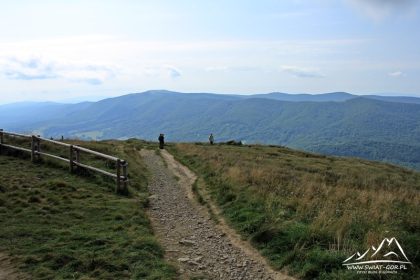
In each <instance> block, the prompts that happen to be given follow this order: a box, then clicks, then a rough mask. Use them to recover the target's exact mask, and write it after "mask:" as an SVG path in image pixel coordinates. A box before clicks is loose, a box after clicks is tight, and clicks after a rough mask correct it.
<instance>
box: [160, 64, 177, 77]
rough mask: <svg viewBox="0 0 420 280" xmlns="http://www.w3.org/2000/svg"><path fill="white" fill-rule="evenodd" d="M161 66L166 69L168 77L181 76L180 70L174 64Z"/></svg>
mask: <svg viewBox="0 0 420 280" xmlns="http://www.w3.org/2000/svg"><path fill="white" fill-rule="evenodd" d="M163 68H164V69H165V70H166V73H167V75H169V77H171V78H172V79H176V78H179V77H181V76H182V72H181V70H179V69H178V68H176V67H175V66H172V65H165V66H164V67H163Z"/></svg>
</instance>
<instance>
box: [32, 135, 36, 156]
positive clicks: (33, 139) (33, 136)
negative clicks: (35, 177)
mask: <svg viewBox="0 0 420 280" xmlns="http://www.w3.org/2000/svg"><path fill="white" fill-rule="evenodd" d="M35 145H36V139H35V135H32V137H31V161H32V162H35Z"/></svg>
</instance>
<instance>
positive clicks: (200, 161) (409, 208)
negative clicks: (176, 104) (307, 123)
mask: <svg viewBox="0 0 420 280" xmlns="http://www.w3.org/2000/svg"><path fill="white" fill-rule="evenodd" d="M168 149H169V150H170V151H171V152H172V153H173V154H174V155H175V156H176V158H177V159H179V160H180V161H181V162H183V163H184V164H185V165H187V166H188V167H189V168H191V169H192V170H194V171H195V173H196V174H197V175H198V176H199V180H198V184H197V185H196V186H195V188H194V190H195V192H196V194H197V197H198V198H199V199H200V200H201V201H202V202H203V198H205V197H206V193H208V194H209V195H210V197H211V200H213V201H215V202H216V203H217V204H218V205H219V206H220V208H221V209H222V213H223V214H224V215H225V216H226V218H227V219H228V221H229V222H230V223H231V225H232V226H233V227H235V228H236V229H237V230H238V231H239V232H240V233H242V235H243V236H244V237H245V238H246V239H248V240H250V241H251V242H253V244H254V245H255V247H257V248H258V249H259V250H260V251H261V252H262V254H263V255H265V256H266V257H267V258H268V259H269V260H270V261H271V263H272V264H273V265H274V266H275V267H276V268H278V269H286V270H287V271H290V272H292V273H293V274H295V275H297V276H298V277H299V278H301V279H325V280H326V279H361V278H360V276H361V275H360V274H357V273H356V272H355V271H352V270H347V269H346V268H345V267H344V266H343V262H344V261H345V260H346V259H348V258H349V257H350V256H352V255H353V254H354V253H355V252H357V251H359V252H365V251H366V249H368V248H371V246H375V247H376V248H377V249H378V251H379V250H380V245H379V244H380V243H381V241H382V240H384V238H389V239H390V240H393V239H392V237H395V238H397V239H398V241H399V243H400V244H401V246H402V247H403V248H404V251H405V254H406V256H407V258H408V259H409V261H410V262H411V263H412V264H413V266H411V265H409V266H408V269H407V270H405V271H399V272H398V273H397V274H393V275H391V277H390V278H389V279H416V278H415V277H416V275H419V269H420V268H419V267H418V264H419V254H418V248H419V246H420V232H419V228H420V216H419V213H420V211H419V210H420V209H419V205H420V192H419V191H420V173H419V172H414V171H408V170H406V169H403V168H399V167H395V166H392V165H387V164H381V163H376V162H371V161H365V160H357V159H344V158H336V157H327V156H321V155H317V154H309V153H304V152H299V151H295V150H291V149H288V148H280V147H267V146H259V145H255V146H229V145H213V146H210V145H208V144H205V145H203V144H176V145H171V146H170V147H168ZM200 200H199V201H200ZM203 203H206V202H205V201H204V202H203ZM378 245H379V247H378ZM376 276H377V275H363V278H362V279H379V278H375V277H376ZM386 279H388V277H387V278H386Z"/></svg>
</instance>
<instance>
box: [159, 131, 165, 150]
mask: <svg viewBox="0 0 420 280" xmlns="http://www.w3.org/2000/svg"><path fill="white" fill-rule="evenodd" d="M158 140H159V149H163V146H164V145H165V136H164V135H163V133H161V134H160V135H159V138H158Z"/></svg>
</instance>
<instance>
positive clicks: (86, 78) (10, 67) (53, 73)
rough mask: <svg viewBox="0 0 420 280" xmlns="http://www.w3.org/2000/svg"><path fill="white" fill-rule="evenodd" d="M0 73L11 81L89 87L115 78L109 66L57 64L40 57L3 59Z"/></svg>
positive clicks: (0, 62) (0, 64)
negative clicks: (60, 82) (58, 81)
mask: <svg viewBox="0 0 420 280" xmlns="http://www.w3.org/2000/svg"><path fill="white" fill-rule="evenodd" d="M0 73H2V74H3V75H4V76H5V77H6V78H7V79H12V80H51V79H65V80H67V81H71V82H82V83H88V84H91V85H98V84H102V83H103V82H105V81H106V80H108V79H111V78H113V77H114V76H115V71H114V70H113V69H112V68H111V67H109V66H105V65H98V64H90V63H68V62H59V61H52V60H47V59H45V58H42V57H21V58H16V57H7V58H3V59H2V60H0Z"/></svg>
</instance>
